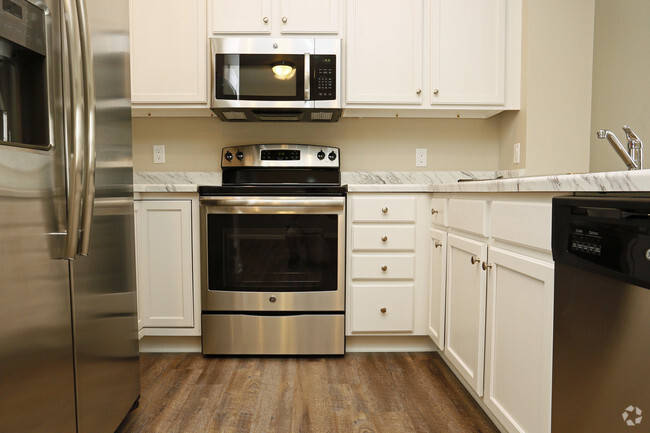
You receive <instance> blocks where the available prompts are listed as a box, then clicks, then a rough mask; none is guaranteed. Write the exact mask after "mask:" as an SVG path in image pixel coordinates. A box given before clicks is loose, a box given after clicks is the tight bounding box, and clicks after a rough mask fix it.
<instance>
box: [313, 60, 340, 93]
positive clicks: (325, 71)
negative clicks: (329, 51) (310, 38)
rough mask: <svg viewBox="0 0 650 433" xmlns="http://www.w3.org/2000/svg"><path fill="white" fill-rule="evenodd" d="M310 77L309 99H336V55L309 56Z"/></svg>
mask: <svg viewBox="0 0 650 433" xmlns="http://www.w3.org/2000/svg"><path fill="white" fill-rule="evenodd" d="M311 61H312V65H311V67H312V71H313V72H312V78H311V88H312V90H311V99H312V100H316V101H329V100H334V99H336V56H335V55H320V54H315V55H312V56H311Z"/></svg>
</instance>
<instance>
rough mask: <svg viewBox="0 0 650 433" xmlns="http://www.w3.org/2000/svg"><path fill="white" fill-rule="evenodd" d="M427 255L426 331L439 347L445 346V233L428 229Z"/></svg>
mask: <svg viewBox="0 0 650 433" xmlns="http://www.w3.org/2000/svg"><path fill="white" fill-rule="evenodd" d="M429 236H430V240H431V241H430V248H429V257H430V263H431V273H430V276H429V278H430V282H429V284H430V285H429V322H428V327H427V328H428V329H427V330H428V332H429V337H431V340H433V342H434V343H435V344H436V346H438V347H439V348H440V349H444V347H445V298H446V290H445V289H446V287H447V286H446V282H447V272H446V269H445V267H446V265H447V233H446V232H443V231H442V230H436V229H429Z"/></svg>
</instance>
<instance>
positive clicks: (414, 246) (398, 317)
mask: <svg viewBox="0 0 650 433" xmlns="http://www.w3.org/2000/svg"><path fill="white" fill-rule="evenodd" d="M429 200H430V198H429V196H428V195H427V194H376V193H350V194H349V195H348V221H349V223H348V229H347V236H348V238H347V248H348V250H347V259H346V260H347V271H346V274H347V285H346V287H347V291H346V292H347V293H346V296H347V308H346V317H347V320H346V324H347V325H346V326H347V328H346V332H347V335H400V334H404V335H426V317H427V310H426V305H427V303H426V299H427V286H428V284H427V281H428V257H427V256H428V255H427V252H428V245H427V235H426V233H427V230H428V221H429V218H428V214H427V212H428V211H429V206H428V203H429Z"/></svg>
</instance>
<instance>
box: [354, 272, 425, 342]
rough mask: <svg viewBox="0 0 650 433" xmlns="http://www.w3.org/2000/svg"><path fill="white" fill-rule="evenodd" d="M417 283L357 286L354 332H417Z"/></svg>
mask: <svg viewBox="0 0 650 433" xmlns="http://www.w3.org/2000/svg"><path fill="white" fill-rule="evenodd" d="M413 290H414V287H413V284H391V285H353V286H352V301H351V308H352V312H351V314H350V316H351V317H352V323H351V325H352V326H351V329H350V330H351V331H352V332H411V331H413Z"/></svg>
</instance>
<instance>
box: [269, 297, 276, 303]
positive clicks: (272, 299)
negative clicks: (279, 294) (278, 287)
mask: <svg viewBox="0 0 650 433" xmlns="http://www.w3.org/2000/svg"><path fill="white" fill-rule="evenodd" d="M269 301H271V302H275V301H277V298H276V297H275V296H271V297H270V298H269Z"/></svg>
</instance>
